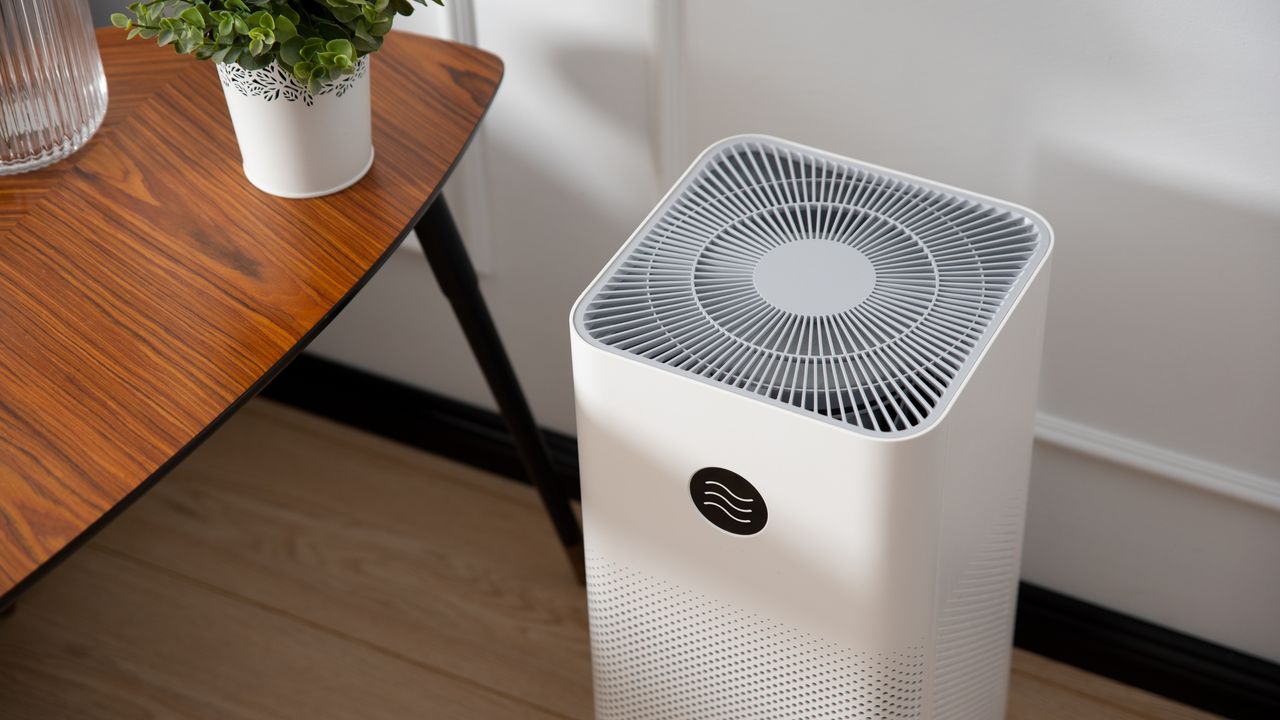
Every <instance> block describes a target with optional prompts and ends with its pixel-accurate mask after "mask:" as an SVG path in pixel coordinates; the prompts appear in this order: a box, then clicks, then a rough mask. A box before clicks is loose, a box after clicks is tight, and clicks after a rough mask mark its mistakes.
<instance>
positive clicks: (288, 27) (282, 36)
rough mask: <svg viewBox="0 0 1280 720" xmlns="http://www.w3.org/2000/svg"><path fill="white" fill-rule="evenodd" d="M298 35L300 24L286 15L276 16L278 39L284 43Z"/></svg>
mask: <svg viewBox="0 0 1280 720" xmlns="http://www.w3.org/2000/svg"><path fill="white" fill-rule="evenodd" d="M297 36H298V26H296V25H294V24H293V21H292V20H290V19H289V18H287V17H285V16H284V15H279V16H277V17H276V40H278V41H280V42H282V43H284V42H288V41H289V40H291V39H293V38H295V37H297Z"/></svg>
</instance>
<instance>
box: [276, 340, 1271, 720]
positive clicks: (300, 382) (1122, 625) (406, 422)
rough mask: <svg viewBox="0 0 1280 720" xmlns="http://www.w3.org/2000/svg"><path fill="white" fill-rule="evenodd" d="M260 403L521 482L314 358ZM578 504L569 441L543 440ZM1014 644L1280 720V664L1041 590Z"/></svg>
mask: <svg viewBox="0 0 1280 720" xmlns="http://www.w3.org/2000/svg"><path fill="white" fill-rule="evenodd" d="M262 395H263V397H267V398H270V399H272V400H276V401H278V402H282V403H285V404H287V405H291V406H293V407H296V408H299V409H302V410H306V411H308V412H311V413H313V414H316V415H320V416H322V417H326V418H329V419H332V420H336V421H338V422H341V423H344V424H346V425H350V426H352V427H356V428H359V429H361V430H364V431H366V432H370V433H374V434H376V435H381V436H383V437H387V438H390V439H392V440H396V441H398V442H402V443H405V444H407V445H411V446H413V447H417V448H421V449H423V450H427V451H429V452H432V453H435V454H438V455H443V456H445V457H449V458H452V459H454V460H458V461H460V462H464V463H467V464H470V465H474V466H476V467H480V468H483V469H485V470H488V471H490V472H493V473H496V474H498V475H503V476H505V477H509V478H512V479H516V480H521V481H523V478H524V476H523V473H522V472H521V469H520V464H519V461H518V460H517V458H516V452H515V446H514V445H513V444H512V442H511V439H510V437H509V436H508V435H507V432H506V430H505V428H504V427H503V425H502V421H501V419H500V418H499V417H498V415H497V414H495V413H493V412H490V411H488V410H484V409H481V408H478V407H475V406H474V405H469V404H467V403H462V402H458V401H457V400H451V399H449V398H446V397H443V396H441V395H437V394H435V393H431V392H427V391H425V390H420V389H417V388H413V387H410V386H408V385H404V384H402V383H399V382H396V381H393V380H388V379H386V378H382V377H378V376H376V375H371V374H369V373H366V372H363V371H361V370H356V369H354V368H350V367H347V366H344V365H341V364H338V363H334V362H331V361H328V360H324V359H322V358H319V357H316V356H314V355H308V354H303V355H301V356H300V357H298V359H297V360H295V361H294V362H293V364H292V365H290V366H289V367H288V368H287V369H285V370H284V372H282V373H280V375H279V377H277V378H276V380H275V381H274V382H272V383H271V385H269V386H268V387H267V389H266V390H264V391H263V393H262ZM546 437H547V445H548V447H549V448H550V450H551V455H552V458H551V459H552V464H553V465H554V467H555V469H556V472H557V474H558V475H559V476H560V478H561V480H562V481H563V482H564V483H565V487H566V488H568V489H569V490H570V493H571V494H572V495H573V496H574V497H579V492H578V450H577V442H576V441H575V440H574V438H573V437H571V436H568V435H565V434H563V433H557V432H551V431H547V432H546ZM1014 644H1015V645H1017V646H1018V647H1021V648H1024V649H1026V650H1029V651H1031V652H1034V653H1037V654H1039V655H1043V656H1045V657H1048V658H1052V659H1054V660H1059V661H1062V662H1065V663H1068V664H1071V665H1074V666H1076V667H1079V668H1082V669H1084V670H1088V671H1090V672H1093V673H1097V674H1098V675H1103V676H1105V677H1109V678H1113V679H1115V680H1118V681H1120V682H1123V683H1125V684H1127V685H1132V686H1134V687H1138V688H1142V689H1144V690H1148V691H1150V692H1153V693H1156V694H1159V695H1163V696H1165V697H1168V698H1171V699H1173V700H1177V701H1179V702H1183V703H1186V704H1188V705H1193V706H1195V707H1198V708H1201V709H1204V710H1208V711H1210V712H1214V713H1218V714H1221V715H1225V716H1227V717H1233V718H1266V719H1267V720H1274V719H1275V718H1280V665H1276V664H1274V663H1270V662H1268V661H1266V660H1262V659H1260V658H1257V657H1253V656H1251V655H1245V654H1243V653H1239V652H1236V651H1234V650H1231V649H1229V648H1225V647H1222V646H1220V645H1215V644H1213V643H1210V642H1207V641H1205V640H1200V639H1198V638H1194V637H1191V636H1189V635H1184V634H1182V633H1179V632H1176V631H1174V630H1170V629H1169V628H1165V627H1162V626H1159V625H1155V624H1153V623H1149V622H1147V621H1145V620H1141V619H1139V618H1136V617H1133V616H1130V615H1125V614H1123V613H1119V612H1116V611H1114V610H1108V609H1106V608H1103V607H1099V606H1097V605H1093V604H1091V603H1087V602H1084V601H1082V600H1077V599H1075V598H1071V597H1068V596H1066V595H1062V594H1060V593H1057V592H1054V591H1052V590H1048V589H1045V588H1042V587H1038V586H1035V585H1031V584H1029V583H1022V587H1021V589H1020V591H1019V595H1018V608H1017V626H1016V631H1015V633H1014Z"/></svg>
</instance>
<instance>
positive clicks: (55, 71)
mask: <svg viewBox="0 0 1280 720" xmlns="http://www.w3.org/2000/svg"><path fill="white" fill-rule="evenodd" d="M106 112H107V79H106V76H105V75H103V73H102V58H101V57H100V56H99V55H98V43H97V40H95V39H94V35H93V22H92V20H91V18H90V15H89V6H88V3H87V2H86V0H0V175H9V174H12V173H20V172H25V171H27V170H34V169H36V168H39V167H44V166H45V165H48V164H49V163H52V162H55V161H57V160H61V159H62V158H64V157H66V156H67V155H70V154H71V153H73V152H75V151H76V150H78V149H79V148H80V146H82V145H84V144H85V142H86V141H88V139H89V138H90V137H92V136H93V133H94V132H96V131H97V129H98V127H99V126H100V125H101V124H102V117H103V116H104V115H105V114H106Z"/></svg>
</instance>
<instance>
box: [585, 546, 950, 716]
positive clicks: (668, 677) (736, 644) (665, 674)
mask: <svg viewBox="0 0 1280 720" xmlns="http://www.w3.org/2000/svg"><path fill="white" fill-rule="evenodd" d="M587 592H588V598H589V607H590V615H591V652H592V661H593V665H594V672H595V696H596V718H597V720H658V719H662V720H764V719H765V718H768V719H770V720H778V719H780V718H796V719H800V718H804V719H805V720H824V719H835V718H840V719H841V720H845V719H847V718H869V719H875V720H907V719H909V718H919V717H921V710H922V704H923V695H924V681H925V663H924V654H923V649H922V648H921V647H913V648H905V649H904V650H902V651H900V652H872V653H866V652H856V651H854V650H852V649H849V648H846V647H841V646H840V645H839V644H837V643H833V642H830V641H825V640H823V639H822V638H818V637H814V636H813V635H810V634H808V633H806V632H804V631H803V630H800V629H798V628H794V627H789V626H786V625H783V624H780V623H777V622H773V621H771V620H769V619H768V618H764V617H760V616H758V615H754V614H752V613H750V612H746V611H744V610H741V609H738V608H735V607H733V606H731V605H728V604H725V603H723V602H720V601H718V600H715V599H712V598H708V597H705V596H703V595H699V594H698V593H694V592H691V591H689V590H685V589H682V588H679V587H676V586H674V585H671V584H669V583H666V582H663V581H661V580H658V579H656V578H653V577H650V576H648V575H645V574H643V573H639V572H635V571H632V570H628V569H626V568H624V567H621V566H619V565H617V564H613V563H610V562H608V561H605V560H603V559H601V558H598V557H588V559H587Z"/></svg>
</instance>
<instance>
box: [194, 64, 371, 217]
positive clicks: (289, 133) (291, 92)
mask: <svg viewBox="0 0 1280 720" xmlns="http://www.w3.org/2000/svg"><path fill="white" fill-rule="evenodd" d="M218 74H219V76H220V78H221V80H222V89H223V93H224V94H225V95H226V98H227V110H228V112H230V114H231V124H232V126H234V127H235V131H236V141H237V142H238V143H239V144H240V157H241V159H242V161H243V164H244V174H245V177H246V178H247V179H248V180H249V182H250V183H252V184H253V185H254V186H255V187H257V188H258V189H259V190H262V191H263V192H266V193H270V194H272V195H276V196H279V197H284V198H312V197H319V196H321V195H329V194H332V193H335V192H338V191H339V190H343V189H346V188H348V187H350V186H352V185H354V184H355V183H356V182H358V181H359V180H360V178H362V177H364V176H365V174H366V173H367V172H369V168H370V167H371V166H372V165H373V133H372V108H371V105H370V95H369V58H368V57H367V56H366V57H364V58H361V59H360V61H359V62H358V63H357V72H356V74H355V75H352V76H349V77H346V78H343V79H341V80H339V81H338V82H336V83H333V84H331V85H328V86H326V87H325V88H324V89H323V90H322V91H321V93H320V94H319V95H311V94H310V93H309V92H307V90H306V88H304V87H303V86H302V85H300V84H298V82H297V81H295V80H294V79H293V78H292V77H290V76H289V74H288V73H287V72H286V71H285V70H283V69H282V68H280V67H279V66H278V65H276V64H272V65H269V66H267V67H265V68H262V69H261V70H244V69H243V68H240V67H239V66H237V65H219V66H218Z"/></svg>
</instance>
